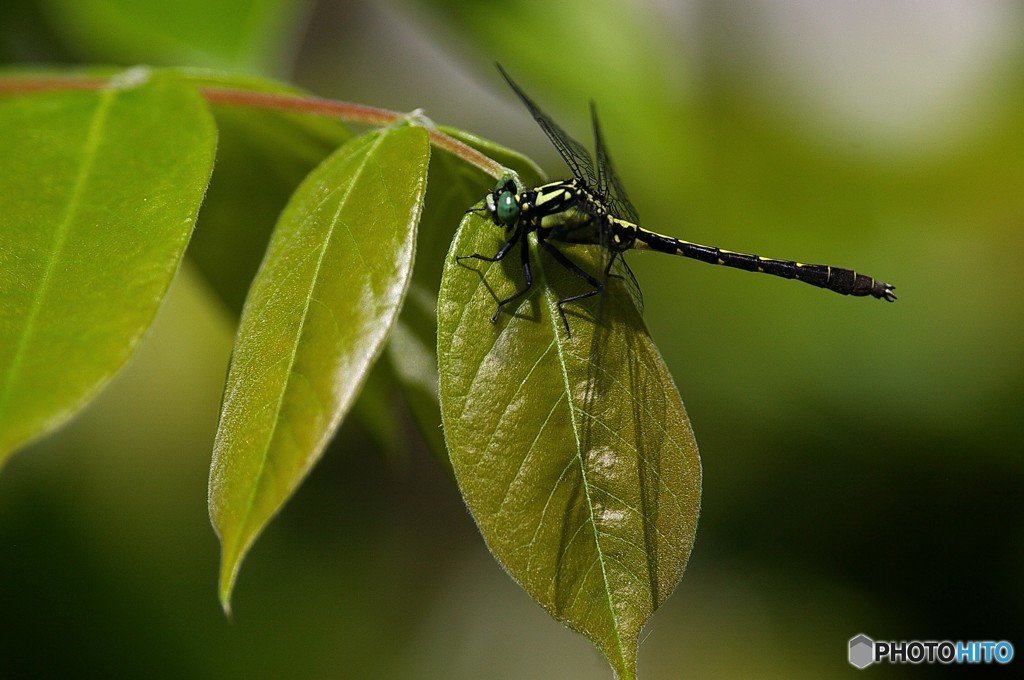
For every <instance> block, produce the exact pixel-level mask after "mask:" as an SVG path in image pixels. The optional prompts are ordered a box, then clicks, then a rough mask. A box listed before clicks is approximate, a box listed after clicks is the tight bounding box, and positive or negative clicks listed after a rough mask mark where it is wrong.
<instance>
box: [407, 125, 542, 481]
mask: <svg viewBox="0 0 1024 680" xmlns="http://www.w3.org/2000/svg"><path fill="white" fill-rule="evenodd" d="M440 130H441V131H442V132H444V133H445V134H447V135H449V136H451V137H454V138H456V139H458V140H460V141H462V142H465V143H466V144H468V145H469V146H472V147H473V148H474V149H477V150H478V151H481V152H483V153H485V154H487V155H488V156H489V157H490V158H493V159H494V160H496V161H498V162H499V163H501V164H502V165H504V166H506V167H508V168H511V169H513V170H515V171H516V172H517V173H519V175H520V177H521V178H522V179H523V181H524V182H527V183H529V184H534V183H539V182H541V181H542V179H543V175H542V173H541V171H540V169H539V168H537V166H536V165H534V164H533V162H532V161H531V160H529V159H528V158H526V157H525V156H522V155H521V154H519V153H517V152H515V151H512V150H510V149H506V148H505V147H503V146H500V145H498V144H495V143H494V142H491V141H488V140H485V139H481V138H480V137H476V136H474V135H471V134H469V133H466V132H463V131H461V130H456V129H454V128H447V127H441V128H440ZM494 184H495V179H494V178H493V177H491V176H490V175H487V174H485V173H483V172H481V171H480V170H478V169H477V168H474V167H472V166H470V165H469V164H467V163H466V162H465V161H463V160H461V159H459V158H456V157H455V156H453V155H452V154H449V153H446V152H440V153H436V154H433V155H432V156H431V158H430V188H429V190H428V191H427V198H426V202H425V203H424V209H423V219H422V220H421V221H420V227H419V236H418V240H417V246H416V251H417V252H416V268H415V270H414V271H413V278H412V284H411V285H410V288H409V299H408V302H407V304H406V305H405V307H404V308H403V309H402V314H401V316H400V317H399V320H398V323H397V324H396V326H395V331H394V333H393V334H392V336H391V342H390V343H389V344H388V357H389V358H390V360H391V363H392V365H393V367H394V373H395V375H396V376H397V377H398V378H399V380H400V381H401V384H402V387H403V393H404V396H405V399H406V402H407V403H408V404H409V409H410V411H411V412H412V415H413V418H414V419H415V420H416V423H417V424H418V426H419V428H420V431H421V432H422V433H423V435H424V437H425V438H426V440H427V443H428V445H429V446H430V449H431V451H432V452H433V453H434V456H435V457H436V458H437V460H438V461H439V462H440V463H441V464H442V465H443V466H444V467H446V468H447V467H449V462H448V453H447V449H446V447H445V445H444V437H443V434H442V432H441V411H440V406H439V404H438V396H437V382H438V381H437V292H436V291H437V290H438V289H439V288H440V287H441V270H442V268H443V266H444V261H445V258H446V257H447V256H448V247H449V246H450V245H451V242H452V238H453V236H454V235H455V227H456V225H457V224H458V223H459V219H460V218H461V217H462V216H463V215H464V214H465V213H466V209H467V208H469V207H470V206H472V205H473V204H474V203H477V202H478V201H479V200H480V198H481V197H482V196H483V195H485V194H486V193H487V192H488V191H490V190H491V189H493V188H494Z"/></svg>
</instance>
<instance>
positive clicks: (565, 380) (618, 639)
mask: <svg viewBox="0 0 1024 680" xmlns="http://www.w3.org/2000/svg"><path fill="white" fill-rule="evenodd" d="M531 245H533V243H531ZM537 250H538V249H536V248H535V249H534V252H537ZM537 268H538V269H539V270H540V277H539V278H540V280H541V283H542V285H543V286H544V295H545V297H546V298H547V299H548V309H549V311H550V312H551V313H549V314H548V322H549V323H550V324H551V332H552V334H553V336H554V338H555V341H554V344H555V348H556V350H557V355H558V365H559V368H560V370H561V374H562V384H563V387H564V389H565V394H566V402H567V403H568V405H569V421H570V422H571V423H572V433H573V439H574V441H575V442H576V447H575V448H576V461H577V463H578V464H579V466H580V481H581V484H582V485H583V493H584V496H585V498H586V503H587V513H588V516H589V519H590V526H591V528H592V530H593V538H594V548H595V550H596V551H597V563H598V564H600V565H601V580H602V581H603V583H604V592H605V599H606V602H607V604H608V611H609V613H610V614H611V620H612V630H613V631H614V633H615V648H616V650H617V651H618V653H619V661H620V662H621V663H622V669H623V670H627V669H628V668H629V665H630V664H629V663H628V662H627V660H626V656H625V650H624V648H623V643H622V635H621V631H620V629H619V617H618V613H617V612H616V610H615V603H614V602H612V589H611V585H610V584H609V582H608V570H607V569H606V568H605V556H604V549H603V548H602V546H601V536H600V531H599V530H598V528H597V521H596V519H595V518H594V504H593V502H592V500H591V497H590V482H589V481H588V480H587V467H586V464H585V463H586V461H584V460H583V444H582V441H581V438H580V432H579V426H578V423H577V414H576V405H575V401H574V399H573V393H572V382H571V381H570V380H569V369H568V366H567V365H566V359H565V354H564V350H563V348H562V343H563V341H562V340H561V335H560V332H561V330H560V326H559V325H558V318H557V316H556V314H555V313H554V312H556V311H557V310H558V302H557V299H556V298H555V296H554V293H553V291H552V289H551V286H550V285H548V280H547V275H546V273H545V269H544V266H543V264H541V262H540V258H537Z"/></svg>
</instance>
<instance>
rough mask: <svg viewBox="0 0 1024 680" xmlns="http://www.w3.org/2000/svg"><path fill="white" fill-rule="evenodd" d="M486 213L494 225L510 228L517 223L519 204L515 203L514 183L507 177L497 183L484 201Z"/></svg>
mask: <svg viewBox="0 0 1024 680" xmlns="http://www.w3.org/2000/svg"><path fill="white" fill-rule="evenodd" d="M484 205H485V206H486V207H487V212H488V213H490V215H491V219H492V220H494V223H495V224H497V225H499V226H502V227H511V226H514V225H515V224H516V222H518V221H519V203H518V202H517V201H516V183H515V182H513V181H512V178H511V177H508V176H507V175H506V176H505V177H502V178H501V179H500V180H499V181H498V185H497V186H496V187H494V191H492V192H491V193H489V194H487V197H486V198H485V199H484Z"/></svg>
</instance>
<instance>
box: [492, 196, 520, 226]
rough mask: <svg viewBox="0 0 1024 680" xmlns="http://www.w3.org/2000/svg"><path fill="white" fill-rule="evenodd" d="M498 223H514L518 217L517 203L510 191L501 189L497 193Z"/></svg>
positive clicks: (508, 224)
mask: <svg viewBox="0 0 1024 680" xmlns="http://www.w3.org/2000/svg"><path fill="white" fill-rule="evenodd" d="M497 216H498V223H499V224H502V225H504V226H506V227H508V226H511V225H513V224H515V223H516V221H517V220H518V219H519V204H518V203H516V197H515V196H514V195H513V194H512V192H511V191H507V190H506V191H502V192H501V193H500V194H499V195H498V205H497Z"/></svg>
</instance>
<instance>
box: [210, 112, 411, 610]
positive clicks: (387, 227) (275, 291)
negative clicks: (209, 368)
mask: <svg viewBox="0 0 1024 680" xmlns="http://www.w3.org/2000/svg"><path fill="white" fill-rule="evenodd" d="M429 153H430V148H429V145H428V143H427V135H426V132H425V131H424V130H423V129H421V128H418V127H399V128H392V129H386V130H381V131H377V132H373V133H370V134H367V135H364V136H362V137H358V138H356V139H353V140H351V141H349V142H347V143H346V144H345V145H344V146H342V147H341V148H340V149H338V151H337V152H335V153H334V154H333V155H331V156H330V157H329V158H328V159H327V160H325V161H324V162H323V163H322V164H321V165H320V166H319V167H318V168H317V169H316V170H314V171H313V172H312V173H311V174H310V176H309V177H308V178H307V179H306V180H305V181H304V182H303V183H302V185H301V186H300V187H299V188H298V190H297V191H296V193H295V196H294V197H293V199H292V201H291V202H290V203H289V205H288V207H287V208H286V209H285V211H284V213H283V214H282V215H281V220H280V222H279V224H278V226H277V229H276V231H275V233H274V235H273V237H272V238H271V242H270V246H269V248H268V250H267V255H266V258H265V259H264V262H263V265H262V266H261V268H260V271H259V273H258V274H257V276H256V280H255V281H254V282H253V287H252V289H251V291H250V293H249V297H248V299H247V300H246V303H245V307H244V309H243V311H242V318H241V321H240V326H239V329H238V337H237V340H236V342H235V349H234V352H233V354H232V357H231V368H230V370H229V374H228V381H227V386H226V388H225V394H224V404H223V407H222V409H221V421H220V425H219V428H218V431H217V439H216V442H215V444H214V458H213V466H212V469H211V471H210V515H211V518H212V520H213V524H214V528H215V529H216V530H217V534H218V535H219V536H220V540H221V551H222V553H221V576H220V596H221V601H222V602H223V604H224V606H225V608H226V607H227V606H228V601H229V598H230V595H231V589H232V587H233V584H234V580H235V577H236V575H237V572H238V567H239V565H240V563H241V560H242V557H243V556H244V555H245V553H246V551H247V550H248V549H249V547H250V546H251V545H252V542H253V541H254V540H255V538H256V536H257V535H258V534H259V532H260V531H261V530H262V529H263V527H264V526H265V525H266V523H267V522H268V521H269V520H270V518H271V517H272V516H273V515H274V514H275V513H276V512H277V511H278V510H279V509H280V507H281V506H282V504H283V503H284V502H285V500H286V499H287V498H288V496H289V495H291V493H292V492H293V491H294V490H295V488H296V486H297V485H298V484H299V482H300V481H301V480H302V479H303V477H305V475H306V474H307V473H308V472H309V469H310V468H311V467H312V465H313V464H314V463H315V462H316V460H317V459H318V458H319V456H320V454H321V453H322V451H323V449H324V447H325V446H326V444H327V442H328V440H329V439H330V437H331V435H332V434H333V433H334V431H335V429H336V428H337V426H338V424H339V423H340V421H341V419H342V418H343V417H344V415H345V413H346V412H347V410H348V408H349V407H350V406H351V404H352V400H353V399H354V397H355V395H356V393H357V392H358V390H359V387H360V386H361V385H362V383H363V381H364V380H365V379H366V376H367V373H368V371H369V369H370V367H371V365H372V364H373V362H374V360H375V359H376V358H377V356H378V355H379V353H380V351H381V349H382V347H383V343H384V341H385V339H386V338H387V335H388V332H389V330H390V329H391V326H392V325H393V323H394V320H395V317H396V316H397V314H398V310H399V308H400V306H401V303H402V299H403V297H404V295H405V291H406V288H407V286H408V282H409V277H410V274H411V271H412V257H413V247H414V243H415V235H416V225H417V222H418V220H419V215H420V210H421V207H422V203H423V194H424V191H425V189H426V170H427V162H428V158H429Z"/></svg>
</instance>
